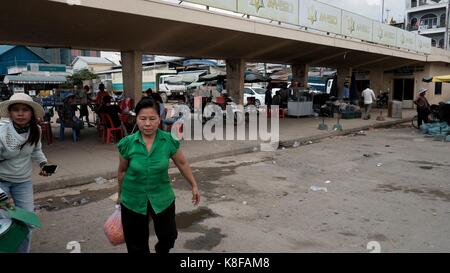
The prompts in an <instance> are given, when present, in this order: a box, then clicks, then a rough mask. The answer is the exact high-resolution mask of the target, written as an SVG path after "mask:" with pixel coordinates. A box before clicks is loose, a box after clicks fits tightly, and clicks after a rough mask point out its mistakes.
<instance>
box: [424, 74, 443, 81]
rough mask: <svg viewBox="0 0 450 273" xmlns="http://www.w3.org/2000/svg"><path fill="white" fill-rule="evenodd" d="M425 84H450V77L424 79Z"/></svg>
mask: <svg viewBox="0 0 450 273" xmlns="http://www.w3.org/2000/svg"><path fill="white" fill-rule="evenodd" d="M422 81H424V82H450V75H445V76H435V77H427V78H423V79H422Z"/></svg>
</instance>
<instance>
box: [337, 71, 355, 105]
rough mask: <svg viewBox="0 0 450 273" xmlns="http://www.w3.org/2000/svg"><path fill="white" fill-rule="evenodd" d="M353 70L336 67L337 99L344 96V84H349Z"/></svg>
mask: <svg viewBox="0 0 450 273" xmlns="http://www.w3.org/2000/svg"><path fill="white" fill-rule="evenodd" d="M352 71H353V69H352V68H351V67H348V66H342V67H338V69H337V80H338V82H337V87H338V98H342V95H343V94H344V84H345V83H346V82H350V81H351V79H352Z"/></svg>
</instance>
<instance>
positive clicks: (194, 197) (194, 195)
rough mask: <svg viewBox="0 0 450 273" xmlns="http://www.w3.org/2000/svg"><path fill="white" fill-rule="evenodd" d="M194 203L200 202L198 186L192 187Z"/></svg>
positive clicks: (195, 204)
mask: <svg viewBox="0 0 450 273" xmlns="http://www.w3.org/2000/svg"><path fill="white" fill-rule="evenodd" d="M192 203H193V204H194V206H197V205H198V203H200V192H199V191H198V188H197V187H196V186H195V187H193V188H192Z"/></svg>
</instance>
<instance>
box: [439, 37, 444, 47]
mask: <svg viewBox="0 0 450 273" xmlns="http://www.w3.org/2000/svg"><path fill="white" fill-rule="evenodd" d="M439 48H444V39H440V40H439Z"/></svg>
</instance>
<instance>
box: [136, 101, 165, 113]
mask: <svg viewBox="0 0 450 273" xmlns="http://www.w3.org/2000/svg"><path fill="white" fill-rule="evenodd" d="M145 108H153V109H155V111H156V113H157V114H158V116H159V103H158V102H156V101H155V100H154V99H153V98H151V97H142V99H141V100H140V101H139V102H138V104H137V105H136V108H134V112H135V113H136V116H137V115H139V112H140V111H141V110H142V109H145Z"/></svg>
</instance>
